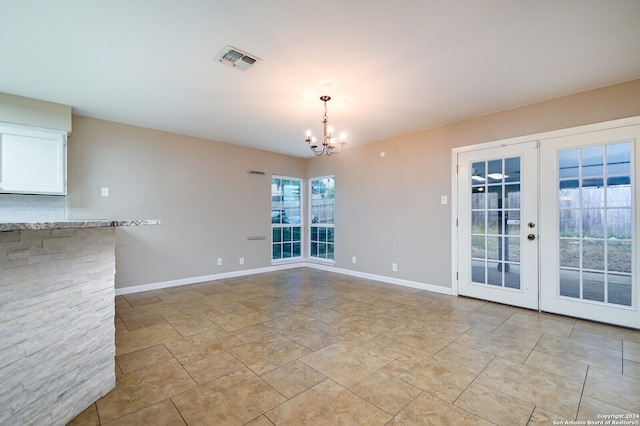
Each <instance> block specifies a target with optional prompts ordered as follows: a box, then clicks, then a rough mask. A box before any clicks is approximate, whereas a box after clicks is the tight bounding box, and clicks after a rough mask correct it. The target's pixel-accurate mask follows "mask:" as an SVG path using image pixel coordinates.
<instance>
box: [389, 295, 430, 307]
mask: <svg viewBox="0 0 640 426" xmlns="http://www.w3.org/2000/svg"><path fill="white" fill-rule="evenodd" d="M389 300H391V301H392V302H395V303H401V304H403V305H407V306H422V305H425V304H427V303H430V302H433V300H434V299H433V297H428V296H420V295H417V294H394V295H392V296H391V297H389Z"/></svg>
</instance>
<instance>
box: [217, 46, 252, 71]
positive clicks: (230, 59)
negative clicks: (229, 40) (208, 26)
mask: <svg viewBox="0 0 640 426" xmlns="http://www.w3.org/2000/svg"><path fill="white" fill-rule="evenodd" d="M216 60H217V61H219V62H220V63H222V64H225V65H229V66H230V67H233V68H236V69H239V70H246V69H247V68H249V67H250V66H251V65H253V64H255V63H256V62H257V61H259V60H260V58H258V57H257V56H255V55H252V54H250V53H247V52H243V51H242V50H240V49H236V48H235V47H233V46H226V47H225V48H224V49H222V51H221V52H220V53H218V56H216Z"/></svg>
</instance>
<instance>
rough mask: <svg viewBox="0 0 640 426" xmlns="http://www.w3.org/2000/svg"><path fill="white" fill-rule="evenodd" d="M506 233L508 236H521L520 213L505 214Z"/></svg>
mask: <svg viewBox="0 0 640 426" xmlns="http://www.w3.org/2000/svg"><path fill="white" fill-rule="evenodd" d="M505 215H506V216H507V217H506V219H505V231H504V233H505V234H507V235H520V211H519V210H510V211H508V212H505Z"/></svg>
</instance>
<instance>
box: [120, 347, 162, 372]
mask: <svg viewBox="0 0 640 426" xmlns="http://www.w3.org/2000/svg"><path fill="white" fill-rule="evenodd" d="M170 359H173V355H172V354H171V352H169V350H168V349H167V348H166V347H165V346H164V345H156V346H151V347H150V348H146V349H141V350H139V351H136V352H130V353H128V354H124V355H119V356H116V360H117V361H118V365H119V366H120V369H121V370H122V373H124V374H126V373H130V372H132V371H134V370H138V369H140V368H144V367H149V366H151V365H155V364H160V363H163V362H165V361H168V360H170Z"/></svg>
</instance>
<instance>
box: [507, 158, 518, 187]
mask: <svg viewBox="0 0 640 426" xmlns="http://www.w3.org/2000/svg"><path fill="white" fill-rule="evenodd" d="M504 174H505V176H504V181H505V182H520V157H513V158H505V159H504Z"/></svg>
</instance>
